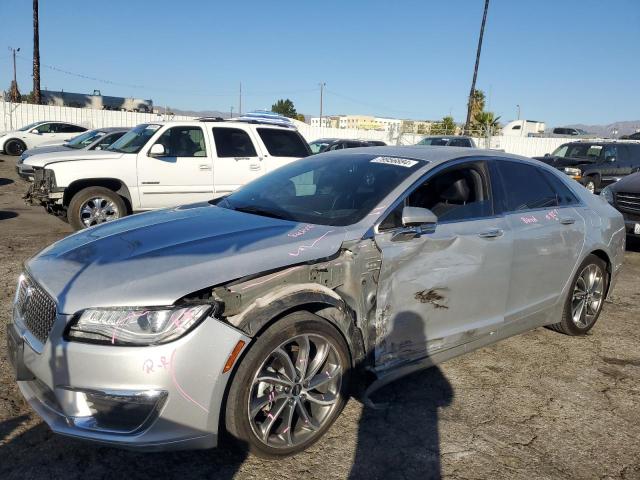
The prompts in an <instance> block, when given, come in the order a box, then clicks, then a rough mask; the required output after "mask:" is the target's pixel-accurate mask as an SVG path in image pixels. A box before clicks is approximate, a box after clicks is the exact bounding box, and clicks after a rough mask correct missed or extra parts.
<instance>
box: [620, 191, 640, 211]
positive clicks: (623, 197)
mask: <svg viewBox="0 0 640 480" xmlns="http://www.w3.org/2000/svg"><path fill="white" fill-rule="evenodd" d="M616 205H617V207H618V208H619V209H620V210H621V211H623V212H631V213H640V193H627V192H618V193H616Z"/></svg>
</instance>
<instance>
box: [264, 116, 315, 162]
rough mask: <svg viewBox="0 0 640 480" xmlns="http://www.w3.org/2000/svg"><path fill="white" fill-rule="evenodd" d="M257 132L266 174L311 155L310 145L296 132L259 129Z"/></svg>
mask: <svg viewBox="0 0 640 480" xmlns="http://www.w3.org/2000/svg"><path fill="white" fill-rule="evenodd" d="M256 132H257V134H258V137H259V138H260V140H259V141H260V143H261V146H262V148H263V151H264V157H263V167H264V170H265V172H271V171H273V170H275V169H276V168H279V167H281V166H283V165H286V164H287V163H290V162H293V161H294V160H298V159H299V158H302V157H306V156H308V155H311V150H310V149H309V145H308V144H307V142H305V140H304V139H303V138H302V136H301V135H300V134H299V133H298V132H297V131H296V130H292V129H285V128H269V127H257V128H256Z"/></svg>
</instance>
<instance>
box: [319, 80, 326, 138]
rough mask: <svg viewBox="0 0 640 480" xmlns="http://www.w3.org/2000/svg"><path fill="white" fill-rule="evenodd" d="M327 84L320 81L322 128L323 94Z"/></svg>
mask: <svg viewBox="0 0 640 480" xmlns="http://www.w3.org/2000/svg"><path fill="white" fill-rule="evenodd" d="M326 86H327V84H326V83H325V82H320V128H322V94H323V93H324V87H326Z"/></svg>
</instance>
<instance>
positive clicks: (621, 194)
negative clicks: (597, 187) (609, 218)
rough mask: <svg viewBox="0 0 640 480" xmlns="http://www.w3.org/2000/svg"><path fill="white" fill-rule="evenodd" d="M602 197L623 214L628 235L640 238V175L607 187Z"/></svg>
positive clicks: (637, 174)
mask: <svg viewBox="0 0 640 480" xmlns="http://www.w3.org/2000/svg"><path fill="white" fill-rule="evenodd" d="M600 196H602V197H604V198H605V199H606V200H607V202H609V203H610V204H611V205H613V206H614V207H615V208H616V209H617V210H618V211H620V213H622V216H623V217H624V223H625V226H626V228H627V233H628V234H630V235H636V236H638V237H640V173H634V174H633V175H629V176H627V177H625V178H623V179H622V180H620V181H619V182H616V183H614V184H613V185H610V186H608V187H605V188H604V189H603V190H602V192H601V193H600Z"/></svg>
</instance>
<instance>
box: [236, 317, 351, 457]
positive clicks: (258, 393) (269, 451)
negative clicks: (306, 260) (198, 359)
mask: <svg viewBox="0 0 640 480" xmlns="http://www.w3.org/2000/svg"><path fill="white" fill-rule="evenodd" d="M304 338H307V339H308V345H309V346H310V348H308V349H307V352H309V354H308V360H309V361H308V362H306V365H307V366H308V368H305V367H304V366H303V365H304V363H305V362H302V364H301V358H300V357H298V355H300V352H301V351H303V350H304V344H305V341H304ZM323 342H325V343H323ZM296 347H297V350H296ZM301 347H303V350H301V349H300V348H301ZM325 352H327V354H326V356H325V355H323V353H325ZM283 353H284V354H285V355H286V356H287V357H288V358H289V359H290V360H291V363H289V364H288V367H287V366H286V362H285V361H283V360H284V358H283V357H282V354H283ZM323 358H325V359H324V360H322V359H323ZM350 358H351V357H350V354H349V349H348V346H347V344H346V342H345V340H344V338H343V337H342V335H341V333H340V332H339V331H338V330H337V329H336V328H335V327H334V326H333V325H331V324H330V323H329V322H327V321H326V320H324V319H322V318H320V317H318V316H316V315H314V314H312V313H310V312H306V311H300V312H294V313H291V314H289V315H287V316H285V317H283V318H282V319H280V320H278V321H276V322H275V323H274V324H273V325H271V326H270V327H268V328H267V329H266V330H265V331H264V333H262V334H261V335H260V336H258V337H257V339H256V340H255V342H254V344H253V345H252V346H251V347H250V349H249V351H248V352H247V354H246V356H245V357H244V358H243V359H242V361H241V363H240V364H239V366H238V368H237V370H236V372H235V375H234V377H233V379H232V380H231V386H230V388H229V394H228V396H227V401H226V409H225V427H226V430H227V432H229V433H230V434H231V436H232V437H234V438H235V439H236V440H238V441H239V442H240V443H241V444H242V445H245V446H247V447H248V448H249V450H251V451H252V452H253V453H255V454H256V455H258V456H261V457H266V458H278V457H283V456H287V455H293V454H295V453H298V452H301V451H302V450H304V449H306V448H308V447H309V446H310V445H312V444H313V443H314V442H316V441H317V440H318V439H319V438H320V437H322V435H323V434H324V433H325V432H326V431H327V430H328V429H329V427H331V425H332V424H333V422H334V421H335V419H336V418H337V417H338V416H339V415H340V412H341V411H342V409H343V408H344V405H345V403H346V399H347V393H346V392H348V382H349V373H350V365H351V359H350ZM302 371H305V372H306V373H305V374H301V373H302ZM259 372H262V375H263V377H262V378H266V377H265V376H264V375H265V373H270V374H271V378H277V379H278V381H277V382H263V381H260V380H258V373H259ZM289 372H292V373H294V374H295V375H296V376H297V377H298V378H297V379H296V380H295V381H293V382H291V381H290V380H288V379H289V377H291V376H292V375H291V374H290V373H289ZM318 372H319V373H318ZM329 372H331V373H329ZM309 379H311V380H312V382H315V383H316V384H317V387H315V388H314V387H313V386H309V381H308V380H309ZM319 382H323V383H319ZM310 399H314V400H313V402H312V401H311V400H310ZM317 401H320V402H324V403H327V405H319V404H318V403H316V402H317ZM250 402H252V403H253V404H254V408H251V407H250ZM302 409H304V412H306V418H305V414H303V410H302ZM252 412H253V413H252ZM267 426H269V428H267ZM264 432H266V435H265V434H264ZM261 433H262V435H261Z"/></svg>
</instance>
